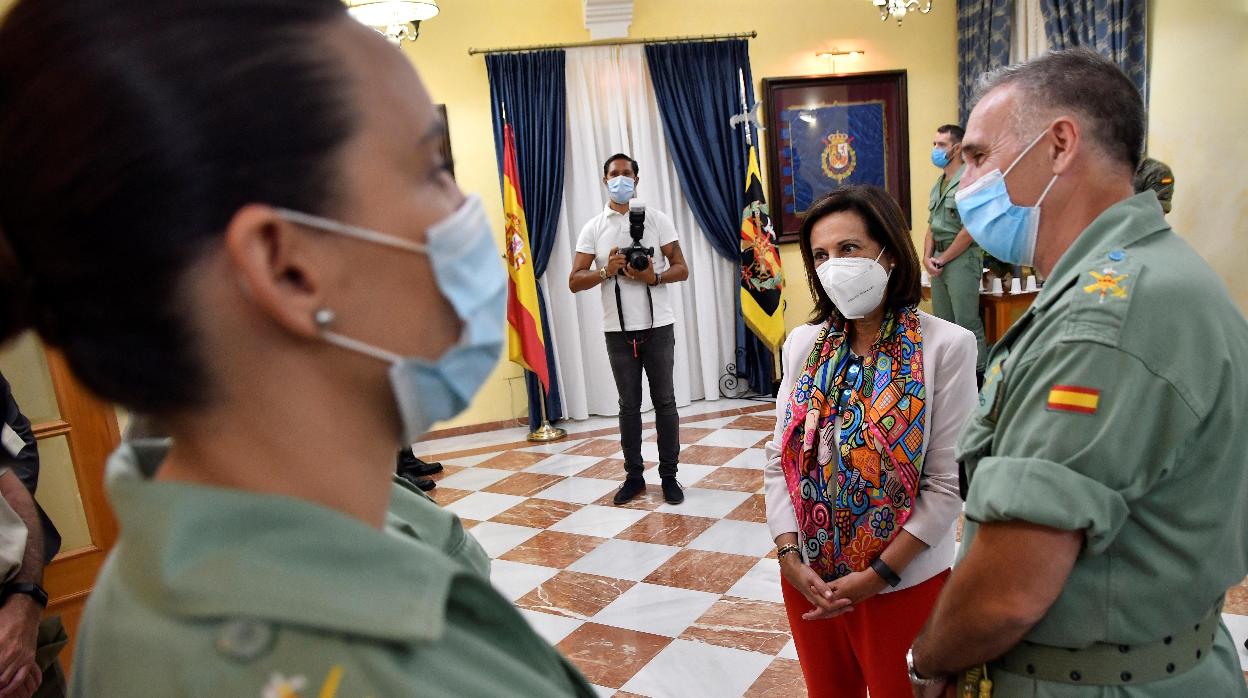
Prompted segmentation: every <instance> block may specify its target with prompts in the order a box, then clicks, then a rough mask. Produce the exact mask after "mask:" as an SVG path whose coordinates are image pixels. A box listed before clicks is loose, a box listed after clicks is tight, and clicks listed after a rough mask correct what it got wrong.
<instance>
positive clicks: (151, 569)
mask: <svg viewBox="0 0 1248 698" xmlns="http://www.w3.org/2000/svg"><path fill="white" fill-rule="evenodd" d="M168 443H169V442H168V441H167V440H163V441H162V440H153V441H141V442H136V443H133V444H127V443H123V444H122V446H121V448H120V449H119V450H118V451H117V452H116V453H115V454H113V456H112V458H111V459H110V460H109V465H108V476H107V479H108V489H109V495H110V498H111V499H112V501H113V504H114V509H115V510H116V512H117V516H118V519H119V520H120V522H121V528H122V532H123V538H122V541H121V543H120V544H119V545H118V546H117V547H116V549H115V551H114V557H115V558H116V560H114V561H113V568H114V569H115V570H116V571H117V573H118V574H119V575H120V576H121V577H122V578H123V579H124V580H125V583H126V585H127V586H128V587H129V588H131V589H133V590H134V593H135V594H136V595H138V596H140V597H142V598H143V600H144V602H145V603H149V604H151V605H152V606H154V607H155V608H157V609H158V610H159V611H161V612H164V613H168V614H170V615H175V616H183V617H188V618H195V619H223V618H251V619H258V620H267V621H272V622H279V623H288V624H293V625H300V626H305V627H310V628H315V629H324V630H328V631H331V632H340V633H344V634H348V635H363V636H369V637H376V638H380V639H383V640H387V641H397V642H412V641H419V640H434V639H436V638H438V637H439V636H441V634H442V632H443V629H444V626H445V608H446V602H447V597H448V596H449V594H450V586H451V582H452V579H453V577H454V576H455V575H456V574H457V573H459V572H460V571H461V570H459V569H457V568H456V567H455V565H454V563H452V562H451V561H450V560H449V559H448V558H446V557H445V556H444V555H443V554H442V553H441V552H440V551H438V550H436V549H434V548H433V547H431V546H429V545H428V544H426V543H424V542H422V541H420V540H417V539H415V538H412V537H410V536H405V535H403V534H401V533H399V532H397V531H396V530H395V528H396V527H395V525H394V523H395V522H391V525H388V526H387V531H385V532H382V531H379V530H377V529H374V528H372V527H370V526H368V525H366V524H364V523H363V522H361V521H358V520H356V519H353V518H351V517H349V516H346V515H345V514H342V513H339V512H336V511H334V510H332V509H329V508H326V507H322V506H319V505H316V504H312V503H310V502H305V501H302V500H298V499H294V498H290V497H282V496H276V495H261V494H255V493H250V492H241V491H236V490H228V489H223V488H215V487H207V486H203V485H189V484H183V483H173V482H157V481H153V480H151V479H150V476H151V474H152V473H154V472H155V471H156V468H157V467H158V466H159V465H160V463H161V462H162V461H163V460H164V458H165V455H166V454H167V452H168Z"/></svg>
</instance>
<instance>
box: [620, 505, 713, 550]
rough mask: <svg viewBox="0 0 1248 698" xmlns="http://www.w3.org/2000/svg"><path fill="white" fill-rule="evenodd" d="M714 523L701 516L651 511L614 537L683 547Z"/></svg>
mask: <svg viewBox="0 0 1248 698" xmlns="http://www.w3.org/2000/svg"><path fill="white" fill-rule="evenodd" d="M714 523H715V519H708V518H705V517H701V516H683V515H681V514H660V513H659V512H657V511H653V512H650V513H649V514H646V517H645V518H644V519H641V520H640V521H638V522H637V523H635V524H633V525H632V526H629V527H628V528H626V529H624V530H623V531H622V532H620V533H619V534H617V535H616V536H615V537H616V538H620V539H623V540H635V541H637V542H638V543H657V544H659V545H676V546H680V547H682V548H683V547H685V546H686V545H689V544H690V543H692V542H693V539H694V538H697V537H698V536H700V535H702V532H703V531H705V530H706V529H708V528H710V527H711V526H712V525H714Z"/></svg>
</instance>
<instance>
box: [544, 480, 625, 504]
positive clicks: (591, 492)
mask: <svg viewBox="0 0 1248 698" xmlns="http://www.w3.org/2000/svg"><path fill="white" fill-rule="evenodd" d="M619 486H620V483H618V482H615V481H614V480H598V479H596V478H592V477H570V478H568V479H566V480H560V481H559V482H556V483H555V484H553V485H551V486H550V487H547V488H546V489H544V490H542V491H541V492H539V493H537V494H536V495H534V496H535V497H538V498H540V499H554V500H557V501H560V502H573V503H575V504H589V503H590V502H596V501H598V500H599V499H602V495H604V494H606V493H608V492H614V491H615V490H616V489H617V488H618V487H619Z"/></svg>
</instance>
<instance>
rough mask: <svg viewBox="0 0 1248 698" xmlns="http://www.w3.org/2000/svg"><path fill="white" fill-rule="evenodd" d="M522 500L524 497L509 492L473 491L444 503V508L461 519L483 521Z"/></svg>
mask: <svg viewBox="0 0 1248 698" xmlns="http://www.w3.org/2000/svg"><path fill="white" fill-rule="evenodd" d="M524 500H525V498H524V497H517V496H515V495H511V494H495V493H493V492H473V493H472V494H470V495H468V496H467V497H464V498H463V499H459V500H456V501H454V502H451V503H450V504H448V505H446V508H447V510H449V511H453V512H455V513H456V514H457V515H458V516H459V518H461V519H472V520H474V521H485V520H487V519H492V518H494V517H495V516H498V515H499V514H501V513H503V512H504V511H507V510H508V509H510V508H512V507H514V506H515V505H517V504H519V503H521V502H523V501H524Z"/></svg>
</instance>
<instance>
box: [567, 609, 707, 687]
mask: <svg viewBox="0 0 1248 698" xmlns="http://www.w3.org/2000/svg"><path fill="white" fill-rule="evenodd" d="M671 642H672V639H671V638H670V637H662V636H660V635H651V634H650V633H639V632H637V631H635V630H625V629H623V628H616V627H612V626H609V625H599V624H597V623H586V624H584V625H582V626H581V627H579V628H577V629H576V630H573V631H572V634H571V635H568V636H567V637H565V638H563V642H560V643H559V644H558V646H557V647H558V649H559V651H560V652H563V654H564V656H566V657H567V658H568V659H570V660H572V663H573V664H575V665H576V666H577V668H578V669H580V670H581V672H582V673H583V674H585V678H587V679H589V681H590V683H595V684H598V685H599V686H606V687H607V688H619V687H620V686H623V685H624V684H625V683H628V680H629V679H631V678H633V675H634V674H636V673H637V672H638V671H641V668H642V667H644V666H645V665H646V664H648V663H649V662H650V660H651V659H654V657H655V655H657V654H658V653H659V652H661V651H663V648H664V647H667V646H668V645H669V644H671ZM691 669H692V667H691Z"/></svg>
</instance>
